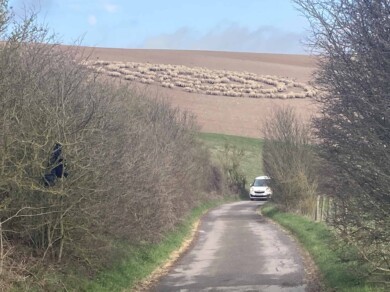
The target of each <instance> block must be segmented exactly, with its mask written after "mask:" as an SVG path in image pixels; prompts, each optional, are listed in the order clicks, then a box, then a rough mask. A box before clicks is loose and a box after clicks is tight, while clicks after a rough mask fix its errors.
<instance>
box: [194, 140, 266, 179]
mask: <svg viewBox="0 0 390 292" xmlns="http://www.w3.org/2000/svg"><path fill="white" fill-rule="evenodd" d="M199 138H200V139H201V140H202V141H203V142H204V143H205V145H206V146H207V147H208V148H209V149H210V151H211V153H212V158H213V159H214V160H218V156H219V155H221V154H222V153H223V149H224V146H225V144H226V143H227V144H230V145H233V146H235V147H237V148H240V149H242V150H243V151H244V157H243V159H242V162H241V167H242V170H243V172H244V174H245V176H246V179H247V182H248V183H249V182H251V181H252V179H253V178H254V177H256V176H259V175H262V174H264V173H263V161H262V149H263V141H262V140H261V139H254V138H246V137H238V136H230V135H223V134H213V133H199Z"/></svg>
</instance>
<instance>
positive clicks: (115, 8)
mask: <svg viewBox="0 0 390 292" xmlns="http://www.w3.org/2000/svg"><path fill="white" fill-rule="evenodd" d="M103 8H104V10H105V11H107V12H109V13H115V12H117V11H118V9H119V6H118V5H115V4H112V3H110V2H105V3H104V4H103Z"/></svg>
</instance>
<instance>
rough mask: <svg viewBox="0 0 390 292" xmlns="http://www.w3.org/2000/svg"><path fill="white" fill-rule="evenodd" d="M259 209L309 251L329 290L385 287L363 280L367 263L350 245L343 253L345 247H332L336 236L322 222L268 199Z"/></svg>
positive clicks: (369, 291)
mask: <svg viewBox="0 0 390 292" xmlns="http://www.w3.org/2000/svg"><path fill="white" fill-rule="evenodd" d="M261 213H262V214H263V215H264V216H266V217H269V218H271V219H272V220H274V221H276V222H277V223H279V224H280V225H281V226H283V227H284V228H286V229H287V230H289V231H290V232H291V233H292V234H293V235H294V236H295V237H296V238H297V239H298V240H299V242H300V243H301V244H302V245H303V247H304V248H305V249H306V250H307V251H308V252H309V253H310V254H311V256H312V258H313V260H314V262H315V263H316V265H317V267H318V268H319V270H320V272H321V274H322V278H323V281H324V284H325V285H326V287H327V288H329V289H330V290H331V291H347V292H352V291H353V292H355V291H356V292H363V291H364V292H372V291H385V290H384V289H381V288H379V287H374V286H372V285H370V284H369V283H368V282H367V275H368V270H369V267H368V266H365V265H362V263H361V262H360V261H358V260H357V253H355V252H354V251H353V249H352V248H351V249H349V250H348V256H346V254H345V251H344V252H343V253H341V251H340V249H337V248H336V247H335V242H337V238H336V237H335V235H334V234H333V233H332V232H331V231H330V229H329V228H328V227H327V226H326V225H325V224H323V223H317V222H313V221H310V220H309V219H307V218H304V217H302V216H298V215H295V214H291V213H285V212H282V211H280V210H278V208H277V207H276V206H275V205H274V204H272V203H267V204H265V205H264V206H263V207H262V208H261Z"/></svg>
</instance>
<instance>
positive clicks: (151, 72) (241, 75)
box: [85, 60, 316, 99]
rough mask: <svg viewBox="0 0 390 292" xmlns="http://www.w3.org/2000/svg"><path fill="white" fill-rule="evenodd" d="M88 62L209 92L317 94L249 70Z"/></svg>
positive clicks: (116, 73)
mask: <svg viewBox="0 0 390 292" xmlns="http://www.w3.org/2000/svg"><path fill="white" fill-rule="evenodd" d="M85 64H86V65H87V66H88V67H89V68H91V69H93V70H95V71H97V72H100V73H104V74H107V75H108V76H111V77H116V78H122V79H124V80H128V81H136V82H141V83H144V84H156V85H160V86H163V87H167V88H176V89H180V90H184V91H187V92H193V93H200V94H207V95H219V96H233V97H253V98H282V99H287V98H307V97H313V96H314V95H315V94H316V91H315V90H314V88H313V87H311V86H309V85H307V84H304V83H300V82H295V81H294V80H291V79H287V78H281V77H277V76H269V75H265V76H260V75H256V74H254V73H249V72H236V71H227V70H210V69H206V68H201V67H187V66H182V65H166V64H150V63H135V62H109V61H102V60H98V61H87V62H86V63H85Z"/></svg>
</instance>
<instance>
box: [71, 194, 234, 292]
mask: <svg viewBox="0 0 390 292" xmlns="http://www.w3.org/2000/svg"><path fill="white" fill-rule="evenodd" d="M227 201H228V199H226V200H214V201H211V202H208V203H203V204H201V205H200V206H198V207H197V208H195V209H194V210H193V211H192V212H191V214H190V215H189V216H188V217H187V218H186V219H185V220H183V222H182V223H181V224H180V225H179V226H178V227H177V228H176V230H174V231H172V232H170V233H168V234H167V235H166V236H165V237H164V239H163V240H162V241H161V242H159V243H154V244H141V245H138V246H130V245H128V244H118V248H120V249H121V250H122V253H123V254H124V255H125V256H124V257H123V259H122V260H121V261H120V262H119V263H117V264H116V265H115V266H114V267H113V268H112V269H110V270H109V271H105V272H102V273H100V274H99V275H98V277H97V278H96V279H95V280H92V281H85V282H83V283H80V279H78V278H77V275H75V278H74V279H73V281H77V283H74V285H72V284H70V285H71V286H75V287H78V288H77V289H78V290H81V291H132V290H133V289H134V287H135V286H136V285H137V284H138V283H139V282H140V281H142V280H144V279H146V278H147V277H148V276H150V275H151V274H152V273H153V271H155V270H156V269H157V268H159V267H161V266H162V265H164V264H165V263H166V262H167V261H168V260H169V259H170V256H171V254H172V253H173V252H174V251H176V250H178V249H179V248H180V247H181V246H182V244H183V242H184V241H185V240H186V239H188V237H189V236H190V235H191V231H192V229H193V226H194V224H195V223H196V222H197V221H198V220H199V219H200V218H201V216H202V215H203V214H204V213H205V212H206V211H208V210H210V209H211V208H214V207H216V206H218V205H220V204H222V203H226V202H227ZM68 280H69V281H70V282H73V281H72V280H71V279H68ZM67 282H68V281H67ZM67 284H68V283H67ZM80 286H81V287H82V288H81V287H80Z"/></svg>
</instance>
